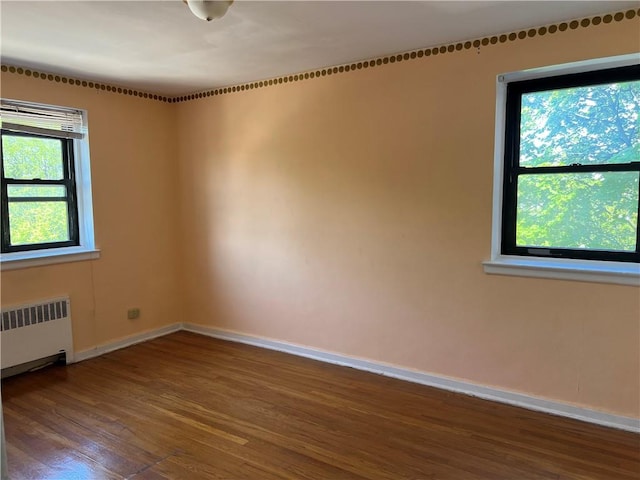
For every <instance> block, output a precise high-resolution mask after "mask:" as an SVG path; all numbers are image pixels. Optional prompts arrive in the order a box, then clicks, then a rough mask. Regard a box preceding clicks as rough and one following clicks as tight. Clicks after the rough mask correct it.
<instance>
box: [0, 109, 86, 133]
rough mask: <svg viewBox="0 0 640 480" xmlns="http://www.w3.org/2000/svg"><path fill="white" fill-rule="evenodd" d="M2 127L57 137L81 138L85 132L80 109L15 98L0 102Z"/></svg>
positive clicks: (14, 130)
mask: <svg viewBox="0 0 640 480" xmlns="http://www.w3.org/2000/svg"><path fill="white" fill-rule="evenodd" d="M0 118H1V120H2V129H3V130H9V131H11V132H23V133H34V134H38V135H48V136H51V137H57V138H83V137H84V136H85V134H86V132H87V128H86V125H85V124H84V117H83V115H82V111H80V110H75V109H71V108H63V107H49V106H44V105H42V106H40V105H34V104H25V103H22V102H18V101H15V100H2V101H1V103H0Z"/></svg>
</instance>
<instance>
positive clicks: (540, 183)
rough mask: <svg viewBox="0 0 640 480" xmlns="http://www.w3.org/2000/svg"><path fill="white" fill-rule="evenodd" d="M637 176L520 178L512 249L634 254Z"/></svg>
mask: <svg viewBox="0 0 640 480" xmlns="http://www.w3.org/2000/svg"><path fill="white" fill-rule="evenodd" d="M639 175H640V174H639V173H638V172H606V173H566V174H546V175H520V176H519V178H518V204H517V224H516V245H517V246H519V247H527V246H529V247H558V248H579V249H583V248H584V249H600V250H615V251H635V248H636V229H637V226H638V177H639Z"/></svg>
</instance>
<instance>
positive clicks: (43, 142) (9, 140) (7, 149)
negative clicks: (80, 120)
mask: <svg viewBox="0 0 640 480" xmlns="http://www.w3.org/2000/svg"><path fill="white" fill-rule="evenodd" d="M2 159H3V162H4V176H5V177H6V178H18V179H27V180H31V179H34V178H38V179H41V180H60V179H62V178H63V176H64V175H63V173H64V170H63V162H62V141H61V140H58V139H55V138H34V137H23V136H18V135H8V134H4V135H2Z"/></svg>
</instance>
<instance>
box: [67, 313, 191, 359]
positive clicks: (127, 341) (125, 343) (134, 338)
mask: <svg viewBox="0 0 640 480" xmlns="http://www.w3.org/2000/svg"><path fill="white" fill-rule="evenodd" d="M182 329H183V324H182V323H174V324H172V325H167V326H165V327H160V328H156V329H153V330H148V331H146V332H143V333H138V334H136V335H131V336H130V337H125V338H122V339H120V340H116V341H115V342H109V343H104V344H102V345H98V346H97V347H94V348H90V349H87V350H82V351H81V352H76V353H75V355H74V357H73V362H74V363H75V362H82V361H83V360H88V359H90V358H94V357H99V356H100V355H104V354H105V353H109V352H113V351H114V350H120V349H121V348H126V347H130V346H131V345H135V344H136V343H142V342H146V341H147V340H151V339H153V338H157V337H162V336H164V335H168V334H170V333H173V332H178V331H180V330H182Z"/></svg>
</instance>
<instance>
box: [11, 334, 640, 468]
mask: <svg viewBox="0 0 640 480" xmlns="http://www.w3.org/2000/svg"><path fill="white" fill-rule="evenodd" d="M3 408H4V412H5V430H6V436H7V443H8V454H9V469H10V473H11V475H12V476H11V478H12V479H13V480H20V479H34V480H52V479H65V480H68V479H71V478H74V479H75V478H77V479H85V478H86V479H94V478H95V479H101V480H102V479H107V480H111V479H114V480H116V479H117V480H124V479H127V480H174V479H178V480H179V479H185V480H198V479H215V480H222V479H224V480H245V479H246V480H254V479H255V480H426V479H431V480H435V479H437V480H461V479H462V480H488V479H490V480H514V479H523V480H524V479H526V480H550V479H556V480H614V479H615V480H638V479H639V478H640V435H636V434H632V433H629V432H622V431H617V430H613V429H608V428H603V427H598V426H595V425H590V424H586V423H583V422H578V421H574V420H570V419H566V418H561V417H554V416H550V415H546V414H542V413H538V412H532V411H528V410H523V409H520V408H517V407H511V406H508V405H502V404H498V403H495V402H490V401H486V400H481V399H478V398H473V397H468V396H465V395H460V394H455V393H452V392H446V391H442V390H437V389H435V388H429V387H425V386H421V385H416V384H412V383H408V382H402V381H399V380H395V379H392V378H388V377H383V376H379V375H374V374H369V373H365V372H361V371H357V370H354V369H350V368H345V367H339V366H336V365H329V364H325V363H321V362H317V361H314V360H310V359H306V358H300V357H295V356H292V355H287V354H283V353H280V352H275V351H270V350H264V349H260V348H256V347H251V346H248V345H241V344H234V343H230V342H225V341H221V340H215V339H211V338H208V337H204V336H200V335H196V334H192V333H187V332H178V333H174V334H171V335H168V336H165V337H161V338H158V339H155V340H152V341H150V342H146V343H143V344H139V345H135V346H133V347H130V348H126V349H123V350H119V351H116V352H112V353H109V354H107V355H104V356H102V357H98V358H95V359H91V360H87V361H85V362H82V363H79V364H74V365H70V366H67V367H56V368H48V369H43V370H41V371H38V372H33V373H30V374H25V375H22V376H17V377H13V378H9V379H6V380H4V381H3Z"/></svg>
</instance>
